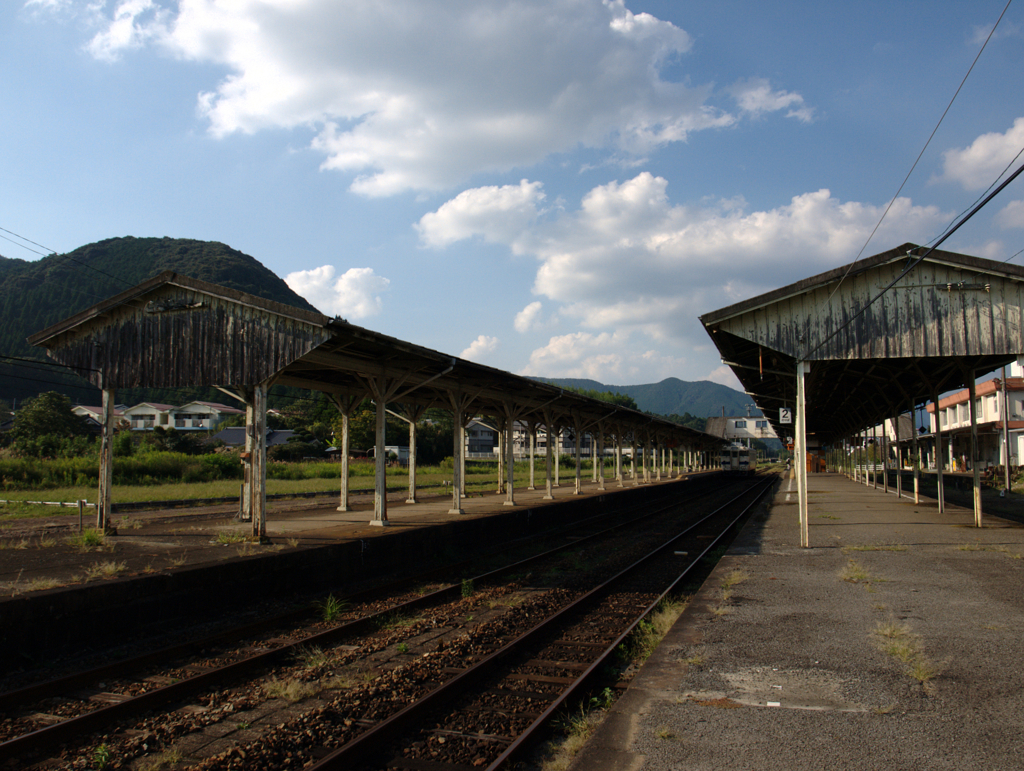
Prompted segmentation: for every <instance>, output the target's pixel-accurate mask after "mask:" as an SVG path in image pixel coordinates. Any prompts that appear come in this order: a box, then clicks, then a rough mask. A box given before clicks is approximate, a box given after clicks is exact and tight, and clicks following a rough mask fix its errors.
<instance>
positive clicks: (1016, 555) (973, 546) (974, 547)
mask: <svg viewBox="0 0 1024 771" xmlns="http://www.w3.org/2000/svg"><path fill="white" fill-rule="evenodd" d="M956 548H957V549H958V550H959V551H994V552H998V553H999V554H1003V555H1005V556H1007V557H1009V558H1010V559H1012V560H1019V559H1024V555H1022V554H1021V553H1020V552H1014V551H1011V550H1010V548H1009V547H1008V546H983V545H982V544H980V543H964V544H960V545H959V546H957V547H956Z"/></svg>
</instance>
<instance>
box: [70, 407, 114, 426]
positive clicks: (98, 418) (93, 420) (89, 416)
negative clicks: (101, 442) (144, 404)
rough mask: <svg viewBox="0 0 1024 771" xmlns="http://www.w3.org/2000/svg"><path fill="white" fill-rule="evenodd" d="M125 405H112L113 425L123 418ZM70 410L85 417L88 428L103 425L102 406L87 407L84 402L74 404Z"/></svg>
mask: <svg viewBox="0 0 1024 771" xmlns="http://www.w3.org/2000/svg"><path fill="white" fill-rule="evenodd" d="M124 410H125V405H123V404H116V405H114V425H117V424H118V423H119V422H120V421H121V420H122V419H123V418H124ZM71 411H72V412H73V413H75V414H76V415H79V416H80V417H83V418H85V420H86V422H87V423H88V424H89V427H90V428H97V429H98V428H100V427H101V426H102V425H103V408H102V407H87V406H85V405H84V404H76V405H75V406H74V407H72V408H71Z"/></svg>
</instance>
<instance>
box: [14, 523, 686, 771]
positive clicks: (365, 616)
mask: <svg viewBox="0 0 1024 771" xmlns="http://www.w3.org/2000/svg"><path fill="white" fill-rule="evenodd" d="M678 506H679V504H678V503H677V504H672V505H663V506H662V507H661V508H660V509H658V510H657V511H650V512H647V513H646V514H645V517H644V518H645V519H646V520H648V521H652V520H653V521H657V520H658V518H659V517H661V518H663V519H664V518H665V517H669V516H670V512H671V511H672V510H673V509H674V508H678ZM635 527H636V521H635V520H632V521H630V522H627V523H625V524H620V525H618V526H616V527H610V528H594V530H595V532H592V533H590V534H589V535H587V536H586V537H582V536H581V537H579V538H576V539H574V543H571V544H567V545H563V546H560V547H558V548H556V549H552V550H549V551H547V552H544V553H543V554H541V555H537V556H534V557H531V558H530V559H529V560H520V561H516V562H512V563H510V564H507V565H504V566H502V567H501V568H499V569H496V570H493V571H490V572H488V573H484V574H481V575H478V576H476V577H474V578H473V579H471V580H470V581H469V582H467V581H460V582H457V583H449V584H447V585H444V586H441V587H438V588H436V589H435V590H434V591H429V592H426V593H422V592H411V593H410V592H409V591H408V590H407V591H406V592H405V594H404V595H403V596H402V597H401V598H400V599H399V600H398V601H384V600H380V599H371V598H363V599H361V600H360V601H359V602H358V603H355V604H353V606H352V608H351V609H350V611H349V616H350V618H349V619H348V620H347V621H346V622H345V623H341V624H333V625H330V626H329V628H326V629H320V630H316V631H310V630H309V629H307V628H305V627H300V628H299V629H297V630H296V629H291V630H288V631H287V633H285V634H284V635H282V634H281V633H279V632H272V631H264V632H263V635H262V636H261V637H257V638H255V639H253V640H250V641H249V642H247V643H244V644H236V645H234V646H228V650H227V651H226V652H225V651H219V652H217V653H216V655H213V654H210V655H206V654H207V650H206V649H207V648H210V647H212V646H213V645H214V644H220V643H222V642H223V641H210V640H207V641H203V643H202V644H201V645H200V644H193V647H197V648H198V652H199V655H198V656H195V655H193V656H192V657H191V658H190V659H189V660H188V661H187V662H186V663H184V664H182V665H180V666H179V665H173V666H170V667H168V666H167V665H166V663H164V664H163V665H159V664H157V663H156V662H158V661H163V662H166V661H167V660H168V658H171V657H173V656H174V655H183V653H182V651H181V650H177V649H168V650H166V651H161V652H159V653H157V654H150V655H148V656H146V657H142V658H141V659H139V660H137V661H135V662H131V663H122V664H120V665H114V666H113V667H106V668H104V669H103V670H99V671H93V672H91V673H86V674H79V675H75V676H74V677H72V678H65V679H63V680H60V681H55V682H51V683H45V684H38V685H35V686H32V687H30V688H27V689H22V690H21V691H18V692H15V693H11V694H5V695H2V696H0V709H2V710H4V711H5V712H6V713H8V714H10V713H11V712H12V711H14V710H15V706H14V705H21V707H22V709H21V710H20V716H19V717H17V718H14V719H11V718H8V719H7V720H5V721H4V723H3V725H2V728H3V730H5V731H7V733H8V734H18V735H12V736H11V737H10V738H8V739H7V740H6V741H4V742H3V743H2V744H0V764H3V767H8V768H22V767H25V766H26V764H29V763H38V764H40V765H39V767H67V768H72V767H82V765H81V760H82V757H83V753H84V755H85V756H86V757H88V753H89V752H90V749H89V748H90V747H91V748H92V749H91V751H92V752H94V753H95V752H97V751H99V749H100V748H104V752H108V751H109V752H111V753H112V758H111V759H108V760H106V761H105V762H106V767H108V768H116V767H129V766H128V764H129V763H130V762H131V761H132V759H133V758H137V757H141V756H142V755H147V754H151V751H152V750H153V749H159V748H162V747H166V746H168V745H170V744H172V743H173V742H174V741H175V739H176V738H178V737H180V736H182V735H185V734H189V733H193V732H197V731H202V730H204V729H208V728H209V727H210V726H212V725H216V724H218V723H220V722H223V721H224V720H225V719H226V718H229V717H231V716H232V715H234V714H236V713H237V714H241V713H247V712H251V711H252V710H253V709H258V708H259V705H260V704H261V703H262V702H265V701H266V693H262V694H261V693H257V692H256V691H260V690H262V691H265V690H266V689H265V688H263V687H262V686H255V687H254V686H253V685H252V684H251V682H248V681H246V678H249V679H250V680H251V678H253V677H257V676H259V677H262V678H263V682H266V677H267V674H268V673H270V674H269V676H270V678H271V679H275V678H280V679H282V680H283V679H285V678H286V677H289V676H290V675H288V674H287V673H288V672H289V671H291V672H294V671H295V670H297V669H298V670H301V672H302V675H301V676H300V680H301V678H305V680H306V681H320V682H323V681H324V680H328V681H329V682H330V681H331V680H332V678H333V679H334V680H336V679H337V676H336V674H335V672H334V670H344V669H345V668H347V667H350V666H352V665H353V662H357V661H360V660H361V661H363V662H364V667H365V669H364V671H365V672H368V673H376V672H377V671H378V670H377V668H378V665H377V664H375V663H371V662H373V661H374V660H375V657H376V658H378V659H379V657H378V654H380V653H381V652H382V651H388V650H392V651H393V650H396V649H397V650H398V651H400V652H401V649H402V647H403V646H407V645H408V643H405V642H402V641H401V640H399V638H404V639H414V638H422V637H424V636H427V637H430V636H431V635H430V630H431V629H433V630H440V631H438V632H437V634H436V635H435V639H436V645H434V646H432V647H431V646H429V645H425V644H424V643H423V642H422V640H421V641H418V642H416V643H415V645H417V646H418V647H425V648H429V649H427V650H425V651H424V653H423V655H422V656H419V657H416V659H415V660H413V661H409V662H405V663H403V664H402V666H400V667H395V668H393V669H389V668H388V667H384V668H383V669H382V671H380V673H379V674H375V679H374V680H373V681H369V682H366V683H361V684H357V686H356V687H353V686H352V684H351V682H349V683H348V684H347V685H345V684H342V686H341V687H340V688H336V689H334V690H339V691H340V695H339V696H337V697H335V698H332V699H326V698H321V699H320V700H319V702H320V703H317V704H314V706H313V707H312V709H310V710H309V711H308V714H306V715H305V716H303V717H301V718H300V719H299V722H298V725H299V726H300V728H299V731H300V733H301V737H304V738H299V739H296V738H295V737H291V738H290V739H289V738H286V737H288V735H289V731H288V730H286V729H287V724H282V725H281V726H278V728H279V729H280V731H278V730H275V731H273V732H272V734H275V735H276V734H278V733H279V734H280V737H279V739H278V740H277V741H283V742H285V743H286V744H287V743H289V742H290V749H288V750H285V751H284V752H285V757H283V758H282V759H281V760H280V761H279V762H280V764H281V765H280V766H279V767H289V766H290V764H289V762H288V757H287V755H288V753H292V754H293V755H294V753H295V752H296V751H297V749H296V748H301V747H302V746H304V745H305V744H310V745H316V746H313V747H311V748H310V749H309V751H308V752H305V753H304V757H305V758H306V761H309V760H311V759H314V758H315V757H316V756H318V755H319V756H328V755H329V754H330V753H331V752H332V751H333V748H334V747H336V746H340V745H341V744H343V743H345V742H349V741H350V740H351V739H352V738H354V737H357V736H361V735H362V734H363V733H364V732H366V731H367V729H368V728H369V727H370V726H374V725H377V724H383V723H386V722H387V720H389V719H390V718H391V717H392V716H394V715H396V714H399V713H401V712H403V711H404V710H405V709H406V708H407V707H411V705H412V704H413V702H414V701H415V699H416V698H417V697H419V696H426V695H427V694H429V693H432V692H433V691H435V690H437V688H438V686H439V685H440V684H443V683H448V682H458V681H460V680H461V679H462V677H463V675H462V671H463V670H464V669H466V663H467V662H468V661H476V660H479V661H482V660H485V659H487V658H488V657H489V656H491V654H492V653H493V652H494V650H493V649H494V648H495V647H496V646H498V647H503V646H504V644H505V643H504V640H505V639H506V638H509V637H514V636H516V634H515V633H516V630H519V629H520V628H522V627H523V626H524V625H527V626H530V625H532V624H531V623H530V622H531V621H532V620H533V619H534V618H535V617H539V616H541V615H551V614H554V613H556V612H557V611H558V609H559V608H565V607H572V606H573V604H574V603H576V602H578V601H579V598H580V597H581V596H587V594H588V593H587V592H583V591H582V590H581V589H580V588H579V587H575V586H573V582H572V581H569V582H568V583H567V584H566V585H564V586H560V587H558V588H549V587H538V586H529V587H527V586H526V585H525V583H524V582H523V580H522V579H518V580H517V579H516V578H514V577H513V578H509V576H512V575H513V574H516V573H519V574H522V573H523V572H524V571H527V570H535V571H537V570H543V569H545V568H544V567H543V565H545V564H547V565H549V566H550V565H551V564H553V561H557V560H563V559H566V558H565V556H564V555H565V553H566V552H567V551H571V550H575V551H577V552H578V551H579V550H580V549H581V548H587V547H586V545H587V544H592V548H593V549H596V550H599V549H601V548H602V547H601V546H600V544H601V543H602V542H604V543H606V544H607V543H611V542H615V541H620V542H621V541H622V540H623V537H622V535H621V532H622V528H627V529H629V528H635ZM578 529H579V528H577V530H578ZM637 548H639V547H637ZM617 556H618V558H619V561H620V562H621V561H623V559H624V558H625V556H626V555H625V554H624V553H622V554H619V555H617ZM548 569H549V568H548ZM467 583H468V584H469V585H470V586H475V587H476V590H474V591H472V592H470V595H474V594H475V595H476V600H475V601H476V603H477V605H478V606H479V605H480V604H481V603H490V602H494V603H497V607H498V608H499V609H500V612H497V613H491V614H490V615H491V616H493V618H491V619H490V620H488V621H487V622H486V623H483V622H482V621H481V623H477V624H475V625H474V624H469V623H465V622H464V620H463V621H460V620H459V619H458V616H459V614H460V613H463V611H464V610H465V608H466V607H467V606H468V605H470V604H472V603H470V602H467V598H466V597H463V596H462V595H463V594H464V593H466V586H467ZM534 583H537V582H534ZM542 583H543V582H542ZM482 587H483V588H482ZM509 597H512V598H514V599H515V604H514V606H512V603H509V604H508V605H506V606H503V605H502V603H503V602H506V601H507V600H508V598H509ZM503 598H505V599H503ZM354 599H355V598H353V600H354ZM636 602H637V600H636V599H635V598H634V599H633V600H631V601H630V603H631V604H632V605H634V606H635V604H636ZM415 613H421V614H425V615H424V616H423V617H422V618H420V619H418V620H417V621H416V622H415V624H409V625H407V626H399V625H397V624H394V622H395V620H396V619H399V620H401V619H408V618H412V617H413V614H415ZM275 622H277V623H280V619H275ZM391 624H394V625H393V626H390V627H389V625H391ZM396 626H397V628H398V631H397V632H396V631H395V627H396ZM424 627H427V629H426V631H425V630H424ZM249 631H250V632H251V630H249ZM221 637H224V635H222V636H221ZM396 640H398V641H397V642H396ZM497 640H500V641H502V643H501V646H499V643H498V642H496V641H497ZM203 646H205V647H203ZM582 647H583V648H585V649H587V648H589V647H592V646H587V645H584V646H582ZM325 649H326V650H328V651H330V652H331V653H330V654H329V655H324V654H323V653H322V652H323V651H324V650H325ZM315 652H319V653H316V656H313V655H312V653H315ZM316 657H319V658H321V659H322V661H321V662H320V663H317V664H314V665H311V664H310V663H309V660H310V659H311V658H316ZM297 659H301V660H302V661H304V662H305V663H302V664H296V663H295V661H296V660H297ZM536 660H538V661H546V660H547V659H536ZM552 660H562V661H564V660H565V657H564V656H563V657H562V658H561V659H552ZM579 666H581V664H580V663H579V662H577V663H576V667H577V668H578V667H579ZM147 667H148V668H149V669H148V670H147ZM154 667H155V668H156V669H157V670H159V671H158V672H157V673H156V674H152V673H150V674H147V672H152V671H153V669H154ZM130 669H136V670H140V671H141V674H142V676H140V677H135V678H127V679H125V680H123V681H120V682H117V683H115V684H114V685H113V686H111V684H110V683H108V682H106V681H102V680H97V678H101V677H107V676H108V675H113V674H122V673H124V672H126V671H128V670H130ZM569 669H570V670H571V669H572V667H569ZM329 670H330V671H329ZM395 672H400V675H396V674H395ZM567 676H568V675H565V674H562V675H550V676H548V677H555V678H564V677H567ZM367 679H368V678H367ZM232 683H234V684H238V683H242V684H241V685H235V686H230V685H229V686H225V684H232ZM548 685H551V683H549V684H548ZM225 688H226V690H225ZM328 691H329V692H332V693H333V690H332V689H328ZM382 691H386V696H387V697H386V698H381V692H382ZM74 692H78V693H79V694H80V695H81V696H85V698H79V699H77V700H76V699H75V698H70V699H69V698H68V697H67V695H68V694H69V693H74ZM83 692H88V696H86V694H85V693H83ZM360 696H362V697H363V698H364V699H370V700H372V701H373V702H374V709H373V710H372V711H369V712H368V711H367V710H359V709H358V707H360V706H362V705H361V704H360V703H359V702H360V701H361V699H360V698H359V697H360ZM432 698H435V699H436V698H437V697H432ZM527 698H533V697H527ZM76 701H77V702H78V704H77V706H76ZM197 701H198V703H196V702H197ZM353 701H354V702H356V704H355V705H352V704H351V702H353ZM54 702H60V703H59V705H58V706H54V705H53V703H54ZM183 703H184V704H185V706H184V707H183V708H178V709H176V710H175V711H174V712H173V713H171V712H170V710H172V708H173V707H174V705H176V704H177V705H180V704H183ZM25 705H31V706H29V707H28V709H25ZM353 706H354V707H355V710H354V711H353ZM76 712H77V714H75V713H76ZM62 713H66V715H64V714H62ZM343 713H344V714H356V713H358V714H359V717H358V719H352V718H350V717H341V718H339V720H340V729H339V730H335V731H333V733H332V735H331V736H330V737H327V738H323V739H321V738H319V734H321V733H324V729H323V726H324V725H332V726H333V727H334V728H338V726H336V725H333V724H334V723H336V722H338V721H335V720H334V719H333V717H332V716H336V715H341V714H343ZM140 715H142V716H143V717H142V718H141V719H140V718H139V716H140ZM168 715H171V717H170V719H168ZM64 716H66V718H67V719H61V718H62V717H64ZM323 716H326V717H324V718H323V719H321V717H323ZM19 721H20V722H19ZM40 723H42V724H43V725H42V726H41V727H40V725H39V724H40ZM314 723H315V724H317V725H318V726H319V727H318V728H317V729H316V730H314V729H313V728H312V727H311V726H312V725H313V724H314ZM307 724H308V725H307ZM304 725H305V727H303V726H304ZM26 727H27V728H28V730H23V731H20V733H19V728H26ZM86 737H94V738H86ZM95 737H98V738H95ZM83 738H86V741H85V742H84V744H85V748H84V749H83V747H82V746H81V745H82V744H83V742H82V740H83ZM442 738H443V737H442ZM363 741H366V740H363ZM274 743H275V740H273V739H266V738H258V739H256V740H255V741H254V742H249V743H248V744H249V745H250V747H249V749H248V750H246V749H245V748H244V744H245V743H243V744H242V745H240V747H238V748H233V749H232V750H230V751H228V752H227V754H225V753H221V754H220V755H219V756H214V759H213V760H210V762H209V763H205V765H204V764H202V763H201V764H200V765H199V766H196V767H199V768H204V767H209V768H214V767H223V768H236V767H237V768H245V767H273V766H272V765H270V764H269V763H270V757H269V756H270V755H273V754H275V753H274V752H272V751H271V750H270V749H269V747H270V745H271V744H274ZM445 743H446V742H444V741H442V742H441V744H445ZM254 744H255V745H256V747H255V748H254V747H253V746H252V745H254ZM56 749H59V750H60V751H59V752H55V750H56ZM233 752H234V753H241V756H240V757H237V756H235V755H233V754H232V753H233ZM253 752H255V753H257V754H261V755H262V756H263V757H262V758H261V760H260V761H259V764H258V765H250V763H251V762H252V760H251V758H250V755H251V754H252V753H253ZM47 755H49V756H50V757H51V758H53V756H54V755H59V756H60V757H58V758H54V759H52V760H47V759H46V756H47ZM246 758H250V759H249V760H246ZM236 761H237V762H236ZM86 767H88V766H86ZM335 767H337V766H335Z"/></svg>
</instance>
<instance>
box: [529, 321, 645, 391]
mask: <svg viewBox="0 0 1024 771" xmlns="http://www.w3.org/2000/svg"><path fill="white" fill-rule="evenodd" d="M628 337H629V334H628V333H624V334H619V333H610V332H603V333H601V334H598V335H594V334H591V333H589V332H575V333H573V334H569V335H560V336H558V337H552V338H551V339H550V340H549V341H548V344H547V345H545V346H544V347H543V348H538V349H537V350H535V351H534V352H533V353H532V354H531V355H530V363H529V364H528V365H527V366H526V368H525V369H523V370H522V372H521V373H520V374H522V375H532V376H536V377H576V378H592V379H595V380H599V379H601V378H609V377H615V376H623V375H624V374H625V373H624V372H623V355H622V351H623V349H625V348H626V347H627V342H628Z"/></svg>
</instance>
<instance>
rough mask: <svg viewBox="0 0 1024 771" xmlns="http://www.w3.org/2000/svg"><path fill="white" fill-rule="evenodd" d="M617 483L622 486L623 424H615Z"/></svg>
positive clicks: (617, 485)
mask: <svg viewBox="0 0 1024 771" xmlns="http://www.w3.org/2000/svg"><path fill="white" fill-rule="evenodd" d="M615 485H616V487H622V424H621V423H616V424H615Z"/></svg>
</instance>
